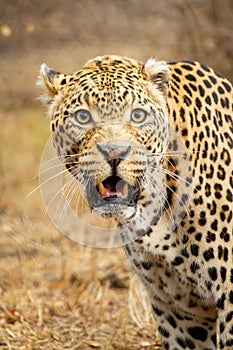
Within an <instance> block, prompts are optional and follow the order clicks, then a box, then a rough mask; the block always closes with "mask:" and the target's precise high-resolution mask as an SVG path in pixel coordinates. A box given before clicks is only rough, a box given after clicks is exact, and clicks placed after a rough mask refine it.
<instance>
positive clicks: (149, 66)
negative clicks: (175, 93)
mask: <svg viewBox="0 0 233 350" xmlns="http://www.w3.org/2000/svg"><path fill="white" fill-rule="evenodd" d="M143 73H144V74H145V76H146V80H149V81H151V82H152V83H153V84H154V85H155V87H156V88H157V89H158V90H160V91H161V92H162V93H163V94H164V95H167V90H168V80H169V76H170V69H169V67H168V66H167V65H166V63H164V62H160V61H156V60H155V59H154V58H150V59H149V60H148V61H147V62H146V63H145V64H144V66H143Z"/></svg>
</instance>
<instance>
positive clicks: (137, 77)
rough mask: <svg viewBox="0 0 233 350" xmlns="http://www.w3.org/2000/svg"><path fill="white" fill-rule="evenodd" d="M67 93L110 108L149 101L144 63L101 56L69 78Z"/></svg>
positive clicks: (104, 108)
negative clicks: (143, 70) (144, 78)
mask: <svg viewBox="0 0 233 350" xmlns="http://www.w3.org/2000/svg"><path fill="white" fill-rule="evenodd" d="M65 84H66V95H67V97H68V98H69V99H70V100H71V101H73V102H75V101H79V102H81V103H84V104H87V105H88V106H89V107H93V106H95V107H97V108H98V109H100V110H102V111H103V110H106V109H109V108H112V107H113V106H115V108H120V109H121V108H124V107H125V106H126V105H127V104H132V103H134V102H135V103H140V104H146V103H148V98H149V96H148V94H147V93H146V90H145V81H144V80H143V73H142V64H140V63H138V62H136V61H134V60H132V59H128V58H124V57H118V56H104V57H97V58H95V59H93V60H90V61H88V62H87V63H86V65H85V66H84V67H83V68H82V69H80V70H78V71H77V72H75V73H74V74H73V75H67V76H66V77H65Z"/></svg>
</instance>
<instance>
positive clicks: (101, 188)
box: [98, 182, 107, 196]
mask: <svg viewBox="0 0 233 350" xmlns="http://www.w3.org/2000/svg"><path fill="white" fill-rule="evenodd" d="M98 189H99V192H100V194H101V196H106V194H107V190H106V188H105V187H104V185H103V184H102V182H101V183H100V184H99V186H98Z"/></svg>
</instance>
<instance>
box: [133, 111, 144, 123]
mask: <svg viewBox="0 0 233 350" xmlns="http://www.w3.org/2000/svg"><path fill="white" fill-rule="evenodd" d="M146 118H147V112H146V111H145V110H144V109H140V108H136V109H134V110H133V111H132V112H131V121H132V122H134V123H143V122H144V121H145V120H146Z"/></svg>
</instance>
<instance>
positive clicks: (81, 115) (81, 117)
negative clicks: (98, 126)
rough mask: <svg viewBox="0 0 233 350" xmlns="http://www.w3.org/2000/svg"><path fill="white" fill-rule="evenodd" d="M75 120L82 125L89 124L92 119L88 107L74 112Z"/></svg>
mask: <svg viewBox="0 0 233 350" xmlns="http://www.w3.org/2000/svg"><path fill="white" fill-rule="evenodd" d="M74 120H75V121H76V122H77V123H79V124H80V125H84V124H89V123H90V122H91V120H92V118H91V113H90V112H89V111H87V110H86V109H80V110H79V111H77V112H75V113H74Z"/></svg>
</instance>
